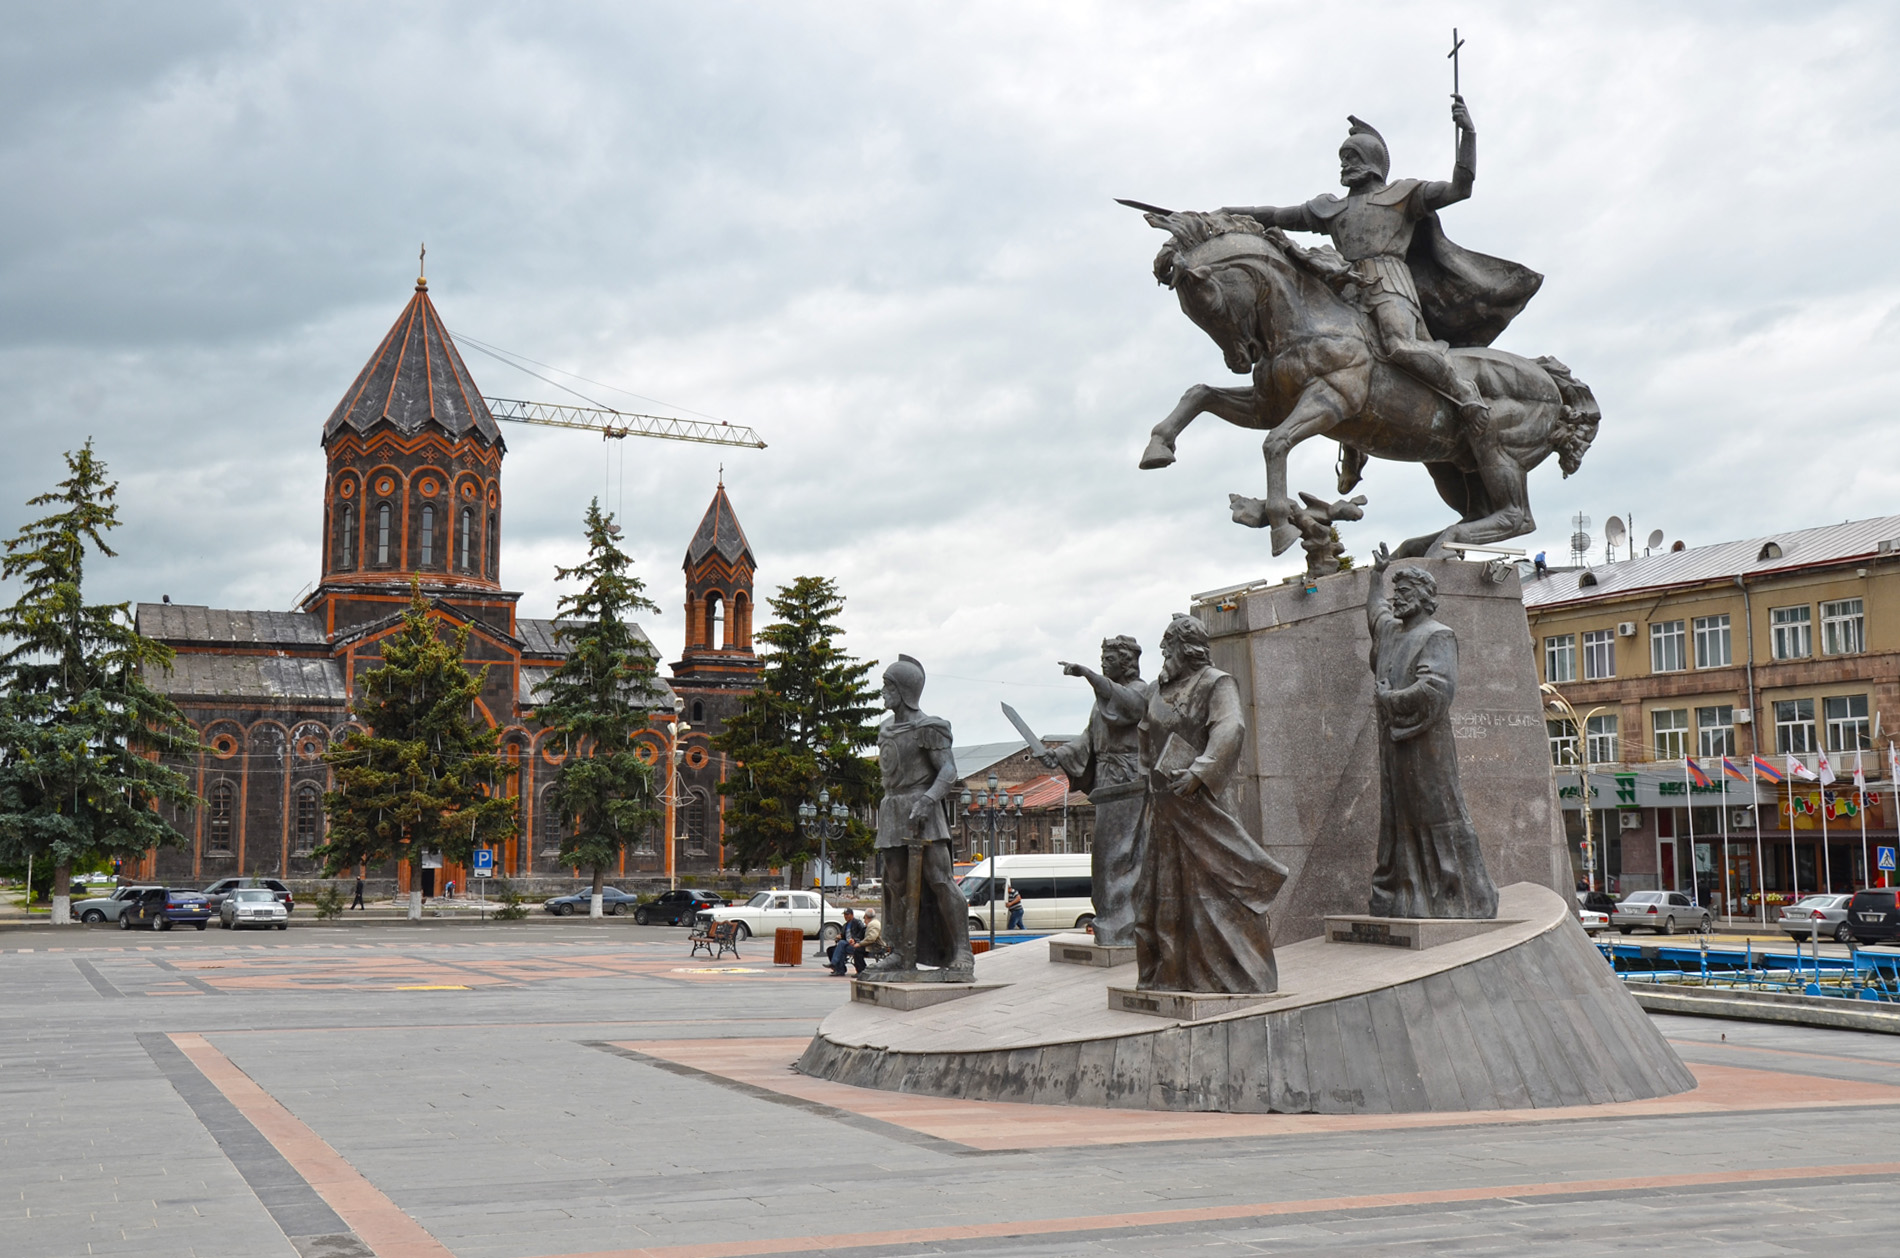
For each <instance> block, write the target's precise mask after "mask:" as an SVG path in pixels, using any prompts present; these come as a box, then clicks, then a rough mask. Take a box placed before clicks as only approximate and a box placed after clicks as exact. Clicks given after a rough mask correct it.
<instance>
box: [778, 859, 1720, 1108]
mask: <svg viewBox="0 0 1900 1258" xmlns="http://www.w3.org/2000/svg"><path fill="white" fill-rule="evenodd" d="M1471 925H1473V926H1474V927H1477V929H1476V930H1475V933H1471V934H1468V935H1465V936H1463V937H1461V938H1450V939H1448V940H1446V941H1445V942H1440V943H1436V944H1428V945H1427V946H1422V947H1420V946H1416V941H1415V943H1414V944H1412V945H1408V946H1393V945H1391V944H1389V943H1381V942H1369V941H1371V940H1376V939H1377V938H1378V936H1377V933H1376V932H1363V931H1361V932H1353V931H1350V930H1341V931H1331V932H1329V935H1331V936H1332V937H1331V938H1328V937H1320V938H1313V939H1305V940H1301V941H1299V942H1297V943H1294V944H1290V945H1287V946H1285V947H1281V948H1279V949H1277V956H1278V961H1279V970H1280V990H1279V991H1278V992H1276V993H1274V994H1272V995H1270V996H1260V997H1255V998H1252V999H1251V1000H1249V1001H1234V1000H1233V998H1230V1001H1232V1003H1228V1004H1226V1005H1225V1006H1224V1007H1222V1008H1219V1009H1218V1010H1217V1011H1214V1012H1211V1013H1210V1012H1209V1011H1208V1010H1207V1008H1205V1007H1197V1006H1193V1005H1191V1004H1190V1003H1186V1002H1178V1001H1175V1002H1170V1001H1155V1002H1153V1003H1154V1004H1155V1005H1156V1007H1157V1010H1158V1012H1150V1011H1146V1010H1145V1009H1142V1008H1141V1005H1142V1003H1143V1002H1142V1001H1141V1000H1140V999H1139V998H1138V996H1139V994H1136V993H1131V992H1130V990H1129V989H1132V988H1134V986H1135V967H1134V965H1133V964H1132V963H1129V964H1122V965H1118V966H1103V965H1101V964H1100V963H1099V960H1098V961H1096V962H1092V963H1091V962H1086V961H1081V960H1080V958H1081V956H1083V955H1086V953H1087V951H1088V950H1087V949H1086V948H1081V947H1078V948H1075V949H1073V951H1075V952H1076V953H1077V954H1078V957H1077V961H1076V963H1068V962H1065V961H1064V960H1062V959H1061V956H1062V954H1063V953H1064V951H1065V949H1064V947H1063V941H1064V938H1065V937H1063V936H1057V937H1056V938H1055V939H1053V940H1051V941H1049V943H1048V944H1046V945H1044V944H1018V945H1015V946H1013V947H1009V948H1004V949H1002V950H1000V951H997V952H994V953H987V954H984V955H983V956H980V957H978V958H977V966H978V968H977V974H976V978H977V986H976V987H975V988H973V989H972V990H971V993H970V994H969V995H967V996H964V997H962V998H960V999H956V1000H950V1001H946V1002H943V1003H939V1004H934V1005H930V1006H928V1007H923V1008H914V1009H908V1010H905V1009H895V1008H891V1007H889V1006H885V1005H879V1004H876V1003H872V1002H870V1001H865V1000H854V1001H853V1002H852V1003H851V1004H849V1005H846V1006H845V1007H843V1008H841V1009H839V1010H837V1011H836V1012H835V1013H833V1014H832V1015H831V1016H830V1017H828V1018H826V1019H825V1021H824V1023H823V1024H822V1025H821V1026H820V1027H819V1029H818V1034H817V1035H816V1036H815V1037H813V1039H812V1042H811V1044H810V1045H809V1046H808V1047H807V1048H806V1050H805V1053H804V1055H803V1056H802V1057H801V1058H800V1059H799V1063H798V1068H799V1070H801V1071H802V1072H803V1073H805V1074H808V1075H811V1076H814V1077H816V1078H821V1079H829V1080H832V1081H834V1082H838V1083H848V1084H855V1085H857V1086H860V1087H869V1088H882V1089H885V1090H888V1091H895V1092H912V1093H920V1094H924V1095H930V1096H945V1097H957V1098H961V1099H965V1100H979V1101H1024V1102H1032V1103H1036V1104H1044V1105H1080V1106H1098V1107H1110V1108H1117V1109H1157V1110H1221V1111H1231V1112H1243V1113H1265V1112H1278V1113H1324V1114H1362V1113H1404V1112H1417V1111H1469V1110H1487V1109H1530V1108H1543V1107H1558V1106H1572V1105H1590V1104H1601V1103H1605V1102H1610V1101H1633V1100H1643V1099H1647V1098H1650V1097H1658V1096H1668V1095H1672V1094H1674V1093H1677V1092H1683V1091H1687V1090H1689V1089H1691V1088H1693V1087H1694V1086H1695V1078H1694V1076H1693V1075H1691V1074H1690V1073H1689V1070H1688V1068H1687V1067H1685V1066H1684V1065H1683V1064H1682V1062H1681V1061H1680V1060H1679V1059H1678V1058H1677V1057H1676V1054H1675V1052H1674V1050H1672V1049H1671V1048H1670V1047H1669V1045H1668V1044H1667V1043H1666V1042H1665V1041H1664V1040H1663V1038H1662V1036H1661V1035H1660V1034H1659V1033H1658V1032H1657V1031H1656V1029H1655V1028H1654V1027H1653V1026H1652V1025H1651V1024H1650V1022H1649V1019H1648V1016H1647V1015H1646V1014H1644V1012H1643V1011H1642V1009H1641V1008H1640V1007H1638V1005H1637V1003H1636V1001H1635V999H1634V998H1633V997H1632V996H1631V995H1630V994H1629V993H1628V992H1627V991H1625V990H1624V988H1623V984H1622V983H1621V981H1619V980H1618V979H1617V978H1616V976H1615V975H1614V974H1613V973H1612V972H1611V971H1610V969H1609V967H1608V966H1606V965H1605V964H1604V963H1603V958H1602V957H1601V956H1600V955H1599V954H1598V953H1597V951H1596V949H1595V948H1594V947H1593V946H1592V945H1591V943H1590V940H1589V938H1588V936H1586V935H1585V934H1584V933H1583V930H1582V928H1581V927H1580V926H1578V924H1577V921H1576V917H1575V914H1574V912H1573V910H1572V908H1571V906H1570V904H1569V903H1568V901H1567V899H1566V897H1564V896H1561V895H1559V894H1557V893H1556V892H1553V891H1550V890H1549V889H1547V888H1544V887H1539V886H1535V885H1533V884H1531V883H1517V884H1514V885H1512V886H1509V887H1506V888H1504V889H1503V891H1502V892H1501V893H1500V901H1499V906H1498V918H1497V921H1496V922H1495V923H1483V924H1477V923H1473V924H1471ZM1446 933H1447V934H1455V933H1456V932H1446ZM1070 942H1072V943H1074V944H1086V943H1087V942H1088V940H1087V937H1086V936H1075V937H1071V939H1070ZM992 985H994V986H992ZM1131 995H1134V996H1136V997H1137V998H1136V999H1134V1000H1133V1001H1131V999H1130V997H1131ZM1184 1012H1185V1013H1188V1014H1199V1015H1201V1016H1198V1017H1184V1016H1180V1015H1181V1014H1182V1013H1184Z"/></svg>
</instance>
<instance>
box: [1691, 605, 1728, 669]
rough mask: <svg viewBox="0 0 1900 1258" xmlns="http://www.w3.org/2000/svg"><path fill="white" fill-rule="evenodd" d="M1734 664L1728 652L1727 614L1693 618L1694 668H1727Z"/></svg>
mask: <svg viewBox="0 0 1900 1258" xmlns="http://www.w3.org/2000/svg"><path fill="white" fill-rule="evenodd" d="M1734 662H1735V656H1734V653H1733V652H1731V651H1730V650H1729V636H1728V613H1727V612H1723V613H1722V614H1721V615H1720V616H1697V617H1696V618H1695V666H1696V667H1697V668H1727V667H1728V666H1729V665H1730V664H1733V663H1734Z"/></svg>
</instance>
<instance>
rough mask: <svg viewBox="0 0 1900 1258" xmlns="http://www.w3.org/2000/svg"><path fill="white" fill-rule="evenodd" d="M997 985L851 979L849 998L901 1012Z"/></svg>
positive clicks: (956, 998)
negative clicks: (878, 981) (885, 981)
mask: <svg viewBox="0 0 1900 1258" xmlns="http://www.w3.org/2000/svg"><path fill="white" fill-rule="evenodd" d="M997 986H998V984H996V983H902V982H899V983H877V982H872V981H870V980H868V979H861V978H854V979H852V980H851V999H853V1000H857V1001H862V1002H864V1003H865V1004H867V1005H878V1006H880V1007H882V1008H885V1009H896V1010H899V1011H900V1012H903V1011H908V1010H911V1009H928V1008H929V1007H930V1006H932V1005H941V1004H943V1003H945V1002H946V1001H951V1000H961V999H963V998H964V997H965V996H974V995H975V994H976V993H978V992H987V991H990V990H992V989H993V988H995V987H997Z"/></svg>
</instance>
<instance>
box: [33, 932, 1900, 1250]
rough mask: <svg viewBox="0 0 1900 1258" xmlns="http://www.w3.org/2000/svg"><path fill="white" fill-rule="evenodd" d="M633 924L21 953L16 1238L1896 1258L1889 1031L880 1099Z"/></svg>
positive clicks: (752, 964) (721, 976)
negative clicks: (1663, 1082)
mask: <svg viewBox="0 0 1900 1258" xmlns="http://www.w3.org/2000/svg"><path fill="white" fill-rule="evenodd" d="M744 951H745V952H746V955H745V956H744V957H743V958H742V959H741V960H739V961H737V962H731V961H728V962H727V963H725V964H721V965H709V964H706V963H705V961H704V959H703V958H701V959H698V960H697V961H695V960H694V959H692V958H690V957H688V956H687V946H686V940H685V935H684V932H681V931H675V930H668V929H664V928H657V927H655V928H643V927H637V926H633V925H631V924H630V923H626V922H623V921H619V920H610V921H607V922H602V923H590V922H585V921H571V920H570V921H562V922H526V923H516V924H506V925H503V924H498V925H493V926H481V925H477V924H474V923H458V922H442V923H423V924H419V925H408V924H388V925H370V924H355V923H352V924H348V925H342V926H330V925H320V924H315V923H307V922H299V923H298V924H297V925H295V926H294V927H293V928H292V929H291V930H290V931H288V932H284V933H276V932H270V933H264V934H258V935H247V936H231V935H228V934H224V933H222V932H216V931H213V932H207V933H205V934H198V933H196V932H172V933H170V934H164V935H147V934H142V933H140V934H128V933H124V932H119V931H110V930H86V929H78V928H75V929H73V930H69V931H63V932H52V931H49V930H44V929H32V930H15V931H9V932H6V933H0V995H3V996H4V1005H0V1008H4V1010H5V1013H4V1038H3V1039H0V1188H4V1190H5V1191H4V1196H0V1201H4V1203H5V1204H4V1211H5V1214H4V1218H3V1219H0V1223H3V1224H4V1231H3V1232H0V1235H4V1236H5V1237H6V1241H5V1243H4V1245H0V1252H5V1253H7V1254H21V1255H31V1256H33V1258H39V1256H41V1255H45V1256H49V1258H50V1256H54V1255H67V1254H73V1255H80V1254H114V1253H139V1254H145V1255H173V1254H176V1255H232V1256H242V1258H250V1256H253V1255H299V1254H301V1255H305V1256H307V1258H308V1256H314V1255H332V1256H334V1258H346V1256H360V1255H365V1254H375V1255H379V1256H380V1258H447V1256H449V1255H454V1256H455V1258H489V1256H493V1258H530V1256H547V1258H556V1256H560V1258H567V1256H580V1255H585V1256H587V1258H605V1256H606V1255H627V1256H632V1255H647V1256H659V1255H665V1256H667V1258H717V1256H724V1255H763V1254H781V1253H782V1254H839V1253H849V1254H866V1255H868V1254H963V1253H969V1254H997V1255H1001V1254H1048V1255H1070V1254H1078V1255H1079V1254H1161V1253H1167V1254H1176V1253H1181V1252H1190V1253H1193V1254H1195V1255H1227V1254H1305V1253H1319V1252H1325V1253H1331V1254H1337V1253H1355V1254H1380V1255H1388V1254H1389V1255H1400V1254H1407V1255H1409V1254H1421V1255H1422V1254H1477V1253H1486V1254H1491V1253H1510V1254H1533V1255H1545V1254H1548V1255H1570V1254H1579V1253H1585V1252H1598V1251H1617V1252H1620V1251H1624V1250H1638V1249H1641V1250H1644V1251H1648V1252H1664V1253H1672V1252H1694V1253H1697V1254H1715V1255H1728V1254H1733V1255H1747V1254H1805V1253H1817V1254H1822V1253H1824V1254H1826V1255H1828V1256H1829V1258H1849V1256H1852V1255H1862V1254H1865V1255H1887V1254H1891V1253H1893V1252H1894V1249H1895V1242H1894V1237H1895V1235H1896V1234H1900V1202H1897V1201H1896V1197H1897V1196H1900V1040H1895V1039H1892V1038H1889V1037H1883V1036H1876V1035H1867V1034H1860V1033H1854V1032H1824V1031H1810V1030H1802V1029H1797V1028H1786V1027H1768V1026H1757V1025H1752V1024H1742V1023H1725V1022H1716V1021H1704V1020H1694V1019H1674V1018H1662V1019H1659V1020H1658V1021H1659V1025H1661V1026H1662V1027H1663V1028H1664V1030H1665V1033H1666V1034H1667V1035H1669V1036H1670V1037H1671V1039H1672V1041H1673V1042H1674V1043H1675V1044H1676V1046H1677V1048H1678V1051H1679V1052H1681V1053H1682V1055H1683V1057H1684V1059H1685V1060H1686V1061H1688V1062H1689V1063H1690V1064H1691V1066H1692V1067H1694V1068H1695V1070H1696V1072H1697V1076H1698V1078H1699V1079H1700V1080H1701V1086H1700V1087H1699V1088H1697V1089H1696V1091H1694V1092H1692V1093H1689V1094H1687V1095H1686V1096H1683V1097H1678V1098H1671V1099H1669V1100H1666V1101H1657V1102H1644V1103H1639V1104H1631V1105H1613V1106H1601V1107H1594V1108H1586V1109H1578V1110H1565V1111H1555V1112H1553V1111H1549V1110H1541V1111H1533V1112H1523V1113H1503V1114H1491V1115H1480V1116H1472V1117H1464V1116H1446V1115H1417V1116H1397V1117H1377V1118H1373V1117H1339V1116H1314V1115H1212V1114H1146V1113H1129V1112H1126V1111H1091V1110H1074V1109H1061V1108H1054V1107H1041V1106H1017V1105H997V1104H978V1103H971V1102H956V1101H943V1100H936V1099H933V1098H920V1097H904V1096H895V1095H891V1094H885V1093H868V1092H863V1091H860V1090H857V1089H852V1088H846V1087H843V1086H841V1085H837V1084H830V1083H825V1082H823V1081H819V1080H811V1079H806V1078H803V1077H801V1076H798V1075H795V1074H793V1073H792V1072H791V1071H790V1068H789V1067H790V1062H791V1061H792V1059H793V1058H794V1057H795V1056H796V1055H797V1052H798V1051H799V1050H800V1049H801V1048H802V1046H803V1044H804V1042H805V1040H806V1039H807V1038H808V1037H809V1035H810V1034H811V1031H812V1030H813V1028H814V1027H815V1026H816V1025H817V1023H818V1021H819V1020H820V1019H821V1018H822V1017H823V1016H824V1014H825V1013H826V1012H828V1011H829V1010H830V1009H832V1008H834V1007H835V1006H836V1005H837V1004H838V1002H839V1001H841V1000H843V999H845V998H846V990H845V988H846V984H845V983H842V982H838V981H835V980H833V979H831V978H829V977H828V976H827V975H826V974H825V972H824V971H823V969H822V968H820V967H818V966H816V965H813V964H809V963H808V964H807V965H805V966H802V967H799V968H796V969H784V968H774V967H773V966H772V965H771V964H770V963H769V961H768V960H763V959H760V958H762V957H766V956H768V955H769V954H768V953H766V951H765V948H764V947H763V946H761V945H758V944H757V943H756V942H755V943H754V944H753V945H752V946H750V947H749V948H747V949H745V950H744Z"/></svg>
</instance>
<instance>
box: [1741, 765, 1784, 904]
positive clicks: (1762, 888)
mask: <svg viewBox="0 0 1900 1258" xmlns="http://www.w3.org/2000/svg"><path fill="white" fill-rule="evenodd" d="M1760 759H1761V757H1760V756H1755V757H1753V758H1752V759H1750V761H1749V766H1750V767H1751V768H1754V769H1755V771H1754V773H1753V774H1752V775H1751V776H1750V777H1749V779H1748V791H1749V794H1750V795H1751V796H1752V797H1753V799H1754V803H1755V898H1756V899H1757V900H1759V901H1760V902H1761V924H1762V925H1763V926H1766V925H1768V883H1767V880H1766V879H1765V878H1764V877H1763V875H1765V874H1766V873H1767V872H1768V871H1767V870H1766V869H1765V868H1763V860H1762V851H1761V788H1760V787H1759V786H1757V785H1756V782H1757V781H1758V780H1759V779H1760V777H1761V769H1760V768H1757V767H1755V761H1756V760H1760ZM1788 833H1789V834H1793V833H1794V817H1793V816H1792V815H1791V816H1789V818H1788ZM1789 841H1790V842H1792V841H1793V840H1789Z"/></svg>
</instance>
